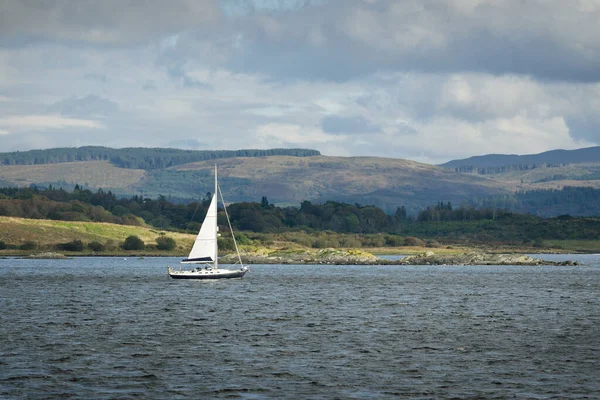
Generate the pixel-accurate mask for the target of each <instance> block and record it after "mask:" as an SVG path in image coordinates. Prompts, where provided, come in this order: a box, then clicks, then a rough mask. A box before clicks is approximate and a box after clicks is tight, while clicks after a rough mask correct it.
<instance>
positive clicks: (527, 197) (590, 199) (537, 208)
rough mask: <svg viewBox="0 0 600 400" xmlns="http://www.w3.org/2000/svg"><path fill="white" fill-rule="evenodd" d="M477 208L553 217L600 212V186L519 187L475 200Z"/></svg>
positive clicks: (594, 214) (589, 214) (598, 213)
mask: <svg viewBox="0 0 600 400" xmlns="http://www.w3.org/2000/svg"><path fill="white" fill-rule="evenodd" d="M471 205H472V206H473V207H475V208H481V209H505V210H510V211H512V212H515V213H520V214H533V215H537V216H540V217H551V216H557V215H565V214H569V215H571V216H600V190H598V189H594V188H588V187H565V188H563V189H560V190H559V189H539V190H529V191H518V192H516V193H514V194H512V195H505V196H494V197H486V198H482V199H478V200H475V201H473V202H472V203H471Z"/></svg>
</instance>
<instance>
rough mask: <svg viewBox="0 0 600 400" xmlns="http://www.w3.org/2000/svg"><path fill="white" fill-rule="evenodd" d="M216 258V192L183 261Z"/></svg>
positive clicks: (207, 260) (201, 260)
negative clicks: (190, 249) (190, 248)
mask: <svg viewBox="0 0 600 400" xmlns="http://www.w3.org/2000/svg"><path fill="white" fill-rule="evenodd" d="M216 259H217V193H216V192H215V193H214V194H213V197H212V200H211V202H210V206H209V207H208V212H207V213H206V217H205V218H204V222H203V223H202V227H201V228H200V232H199V233H198V236H196V241H195V242H194V246H193V247H192V251H190V254H189V255H188V258H187V259H186V260H184V261H183V262H215V261H216Z"/></svg>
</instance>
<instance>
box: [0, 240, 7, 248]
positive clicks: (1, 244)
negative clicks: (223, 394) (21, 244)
mask: <svg viewBox="0 0 600 400" xmlns="http://www.w3.org/2000/svg"><path fill="white" fill-rule="evenodd" d="M7 247H8V246H6V242H4V240H0V250H4V249H6V248H7Z"/></svg>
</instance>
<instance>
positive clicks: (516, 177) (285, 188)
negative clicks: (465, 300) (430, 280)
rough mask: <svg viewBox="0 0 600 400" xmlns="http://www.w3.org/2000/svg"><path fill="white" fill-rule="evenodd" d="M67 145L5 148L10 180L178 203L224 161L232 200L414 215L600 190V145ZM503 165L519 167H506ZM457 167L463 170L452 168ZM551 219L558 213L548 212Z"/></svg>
mask: <svg viewBox="0 0 600 400" xmlns="http://www.w3.org/2000/svg"><path fill="white" fill-rule="evenodd" d="M67 150H69V149H49V150H35V151H32V152H17V153H4V154H0V162H2V163H3V165H0V186H20V187H23V186H29V185H38V186H41V187H48V186H50V185H52V186H53V187H63V188H65V189H72V188H73V187H74V186H75V185H76V184H78V185H80V186H81V187H83V188H89V189H90V190H97V189H99V188H102V189H103V190H105V191H111V192H112V193H114V194H116V195H117V196H123V197H131V196H134V195H137V196H141V197H144V198H145V197H149V198H154V199H156V198H158V197H159V196H161V195H162V196H164V197H165V198H167V199H169V200H170V201H172V202H189V201H191V200H198V199H200V198H203V197H204V196H205V194H206V193H207V192H209V191H211V188H212V185H213V177H212V173H213V167H214V164H215V163H216V164H218V166H219V174H220V177H221V186H222V188H223V190H224V191H225V193H226V198H227V200H228V201H231V202H242V201H251V202H255V201H260V199H261V198H262V197H267V198H268V200H269V202H270V203H272V204H276V205H280V206H285V205H292V206H296V207H298V206H299V205H300V203H301V202H303V201H311V202H315V203H322V202H324V201H327V200H333V201H339V202H345V203H349V204H354V203H358V204H362V205H375V206H377V207H379V208H382V209H383V210H385V211H386V212H388V213H393V212H394V211H395V210H396V208H397V207H399V206H405V208H406V210H407V211H408V213H409V214H412V215H415V214H417V213H418V212H419V211H420V210H423V209H425V208H426V207H427V206H429V205H432V204H436V203H437V202H439V201H443V202H451V203H452V204H453V205H455V206H458V205H460V204H463V203H468V204H481V201H480V200H481V199H486V203H487V204H507V205H509V207H510V202H506V201H504V202H498V201H495V200H493V198H506V196H510V195H512V194H514V193H516V192H519V191H531V190H539V189H557V188H563V187H566V186H578V187H591V188H597V189H600V156H599V155H600V147H593V148H588V149H580V150H572V151H566V150H556V151H552V152H546V153H540V154H534V155H528V156H516V155H488V156H480V157H472V158H470V159H466V160H456V161H452V162H449V163H446V164H444V165H443V166H434V165H429V164H422V163H417V162H413V161H408V160H402V159H392V158H380V157H329V156H322V155H320V154H319V153H318V152H316V151H313V150H306V149H288V150H286V149H273V150H237V151H217V152H209V151H205V152H190V151H183V150H176V149H145V148H129V149H108V148H98V147H82V148H78V149H70V150H71V151H72V152H73V154H71V155H69V154H70V153H69V152H68V151H67ZM11 157H12V158H11ZM3 160H4V161H3ZM68 160H70V161H68ZM74 160H80V161H74ZM189 160H193V161H189ZM63 161H68V162H63ZM466 162H472V163H473V164H469V165H467V164H465V163H466ZM503 162H508V163H517V164H502V165H499V163H503ZM7 163H9V164H10V165H6V164H7ZM160 165H163V167H160ZM453 165H458V166H457V167H455V168H452V169H450V168H449V167H452V166H453ZM460 165H462V167H460ZM490 199H492V200H491V201H490ZM531 209H532V210H534V209H535V208H531ZM560 210H561V211H560V212H561V213H562V212H563V211H564V207H563V208H560ZM557 212H558V211H557ZM574 214H575V215H581V213H580V212H578V213H575V212H574ZM544 215H548V216H551V215H558V214H556V213H554V211H553V210H548V213H547V214H546V213H545V214H544Z"/></svg>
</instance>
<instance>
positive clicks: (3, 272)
mask: <svg viewBox="0 0 600 400" xmlns="http://www.w3.org/2000/svg"><path fill="white" fill-rule="evenodd" d="M556 257H561V256H556ZM567 258H571V259H572V258H574V257H567ZM579 259H580V260H581V261H584V262H585V263H586V265H583V266H576V267H517V266H500V267H489V266H486V267H483V266H471V267H467V266H459V267H452V266H379V267H377V266H277V265H258V266H253V267H252V269H251V271H250V272H249V273H248V275H247V276H246V277H245V278H244V279H243V280H224V281H214V282H204V281H181V280H170V279H169V278H168V276H167V273H166V266H167V264H169V263H173V264H175V263H176V261H177V260H175V259H166V258H147V259H130V258H129V259H127V260H124V259H122V258H79V259H74V260H63V261H54V260H21V259H8V260H0V307H1V310H2V311H1V313H0V398H3V399H22V398H28V399H35V398H44V399H46V398H68V397H72V398H95V399H102V398H106V399H109V398H110V399H116V398H119V399H130V398H131V399H132V398H144V399H187V398H194V399H196V398H232V399H236V398H242V399H282V398H290V399H297V398H311V399H315V398H318V399H368V398H373V399H375V398H376V399H382V398H418V399H449V398H481V399H490V398H491V399H496V398H497V399H506V398H520V399H526V398H527V399H530V398H533V399H555V398H569V399H572V398H600V383H599V382H600V380H599V379H598V376H600V256H581V257H579Z"/></svg>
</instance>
